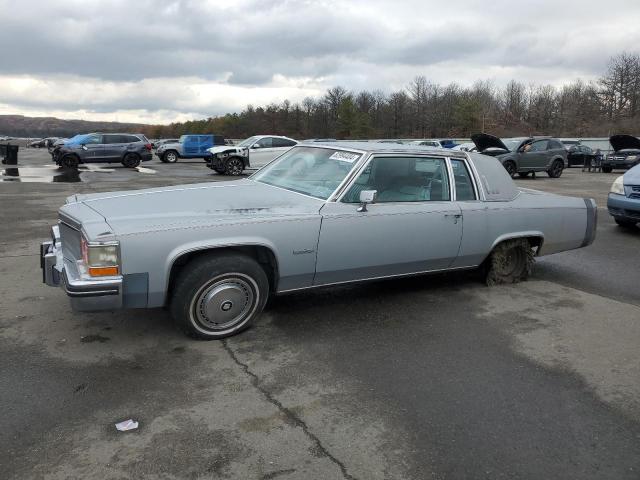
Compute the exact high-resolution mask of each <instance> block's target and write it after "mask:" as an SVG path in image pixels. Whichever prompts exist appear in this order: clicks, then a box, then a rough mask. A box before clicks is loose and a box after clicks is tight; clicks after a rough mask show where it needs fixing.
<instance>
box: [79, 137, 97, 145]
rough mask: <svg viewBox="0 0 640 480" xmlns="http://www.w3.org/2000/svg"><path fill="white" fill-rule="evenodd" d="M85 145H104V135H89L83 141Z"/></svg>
mask: <svg viewBox="0 0 640 480" xmlns="http://www.w3.org/2000/svg"><path fill="white" fill-rule="evenodd" d="M82 143H84V144H85V145H96V144H100V143H102V135H89V136H87V138H85V139H84V140H83V142H82Z"/></svg>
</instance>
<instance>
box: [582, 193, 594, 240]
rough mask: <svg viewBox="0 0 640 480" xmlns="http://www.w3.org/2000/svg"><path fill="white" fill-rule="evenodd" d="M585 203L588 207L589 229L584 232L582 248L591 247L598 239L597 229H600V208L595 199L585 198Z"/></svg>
mask: <svg viewBox="0 0 640 480" xmlns="http://www.w3.org/2000/svg"><path fill="white" fill-rule="evenodd" d="M584 203H585V205H586V207H587V227H586V229H585V232H584V240H583V241H582V245H580V247H586V246H587V245H591V244H592V243H593V241H594V240H595V239H596V229H597V228H598V207H597V205H596V201H595V200H594V199H593V198H585V199H584Z"/></svg>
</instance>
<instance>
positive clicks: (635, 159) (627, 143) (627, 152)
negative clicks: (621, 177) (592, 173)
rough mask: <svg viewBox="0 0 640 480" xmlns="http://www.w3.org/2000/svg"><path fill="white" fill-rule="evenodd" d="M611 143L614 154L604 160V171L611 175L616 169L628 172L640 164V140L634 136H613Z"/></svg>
mask: <svg viewBox="0 0 640 480" xmlns="http://www.w3.org/2000/svg"><path fill="white" fill-rule="evenodd" d="M609 143H610V144H611V148H613V152H611V153H610V154H609V155H607V156H606V157H605V158H604V159H603V160H602V171H603V172H604V173H610V172H611V171H612V170H613V169H614V168H619V169H623V170H627V169H629V168H631V167H633V166H635V165H637V164H638V163H640V139H638V138H637V137H634V136H632V135H612V136H611V137H609Z"/></svg>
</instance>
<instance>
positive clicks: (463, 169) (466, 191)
mask: <svg viewBox="0 0 640 480" xmlns="http://www.w3.org/2000/svg"><path fill="white" fill-rule="evenodd" d="M451 169H452V170H453V179H454V180H455V183H456V200H458V201H461V202H463V201H465V200H475V199H476V194H475V192H474V191H473V183H472V182H471V175H470V174H469V169H468V168H467V166H466V165H465V162H463V161H462V160H451Z"/></svg>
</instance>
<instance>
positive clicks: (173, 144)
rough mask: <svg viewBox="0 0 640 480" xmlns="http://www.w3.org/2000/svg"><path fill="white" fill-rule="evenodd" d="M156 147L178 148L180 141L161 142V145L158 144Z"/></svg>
mask: <svg viewBox="0 0 640 480" xmlns="http://www.w3.org/2000/svg"><path fill="white" fill-rule="evenodd" d="M158 148H159V149H162V148H180V142H172V143H163V144H162V145H159V146H158Z"/></svg>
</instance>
